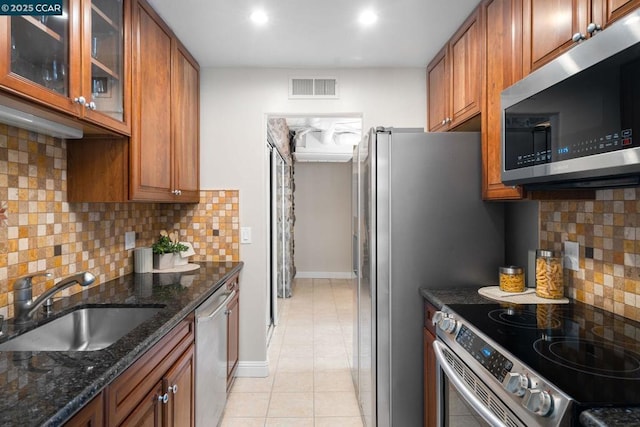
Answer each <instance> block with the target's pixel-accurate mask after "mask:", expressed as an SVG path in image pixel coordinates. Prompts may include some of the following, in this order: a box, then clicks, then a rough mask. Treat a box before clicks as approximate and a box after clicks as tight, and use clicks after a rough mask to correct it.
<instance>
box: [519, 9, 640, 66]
mask: <svg viewBox="0 0 640 427" xmlns="http://www.w3.org/2000/svg"><path fill="white" fill-rule="evenodd" d="M638 7H640V0H524V1H523V19H522V22H523V54H524V62H523V65H524V73H525V75H526V74H528V73H530V72H531V71H533V70H535V69H537V68H539V67H541V66H542V65H544V64H546V63H547V62H549V61H551V60H552V59H554V58H556V57H558V56H559V55H561V54H562V53H564V52H566V51H567V50H568V49H571V48H572V47H573V46H575V44H576V41H579V40H584V39H586V38H589V37H592V36H594V35H596V34H597V32H598V31H599V30H602V29H606V27H607V26H608V25H609V24H611V23H612V22H614V21H615V20H617V19H619V18H621V17H623V16H625V15H626V14H627V13H629V12H631V11H632V10H634V9H637V8H638Z"/></svg>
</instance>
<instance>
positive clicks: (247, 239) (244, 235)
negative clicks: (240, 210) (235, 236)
mask: <svg viewBox="0 0 640 427" xmlns="http://www.w3.org/2000/svg"><path fill="white" fill-rule="evenodd" d="M240 243H242V244H243V245H248V244H249V243H251V227H240Z"/></svg>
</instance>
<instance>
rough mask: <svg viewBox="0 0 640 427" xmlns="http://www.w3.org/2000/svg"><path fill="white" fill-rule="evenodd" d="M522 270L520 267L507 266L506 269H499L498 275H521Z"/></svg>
mask: <svg viewBox="0 0 640 427" xmlns="http://www.w3.org/2000/svg"><path fill="white" fill-rule="evenodd" d="M523 272H524V270H523V269H522V267H518V266H516V265H509V266H507V267H500V273H503V274H522V273H523Z"/></svg>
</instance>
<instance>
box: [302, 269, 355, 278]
mask: <svg viewBox="0 0 640 427" xmlns="http://www.w3.org/2000/svg"><path fill="white" fill-rule="evenodd" d="M353 277H354V275H353V272H351V271H298V272H296V278H297V279H353Z"/></svg>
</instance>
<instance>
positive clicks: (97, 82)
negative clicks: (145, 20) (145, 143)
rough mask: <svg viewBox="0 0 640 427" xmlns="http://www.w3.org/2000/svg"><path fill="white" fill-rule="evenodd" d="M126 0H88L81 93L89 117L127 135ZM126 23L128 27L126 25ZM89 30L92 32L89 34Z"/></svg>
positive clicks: (85, 12) (127, 38)
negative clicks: (84, 99)
mask: <svg viewBox="0 0 640 427" xmlns="http://www.w3.org/2000/svg"><path fill="white" fill-rule="evenodd" d="M126 3H127V2H126V0H92V1H88V0H85V1H84V2H83V8H84V28H85V31H84V34H83V42H84V43H83V46H84V49H83V53H85V55H84V56H83V63H82V68H83V70H87V72H86V73H85V75H84V76H83V89H82V93H83V94H85V95H84V96H85V97H86V102H87V110H88V111H87V112H86V116H87V118H89V119H91V120H92V121H96V122H97V123H102V124H107V123H110V127H113V128H116V129H120V130H123V131H126V133H128V118H127V114H125V113H128V111H126V110H127V109H128V107H127V106H126V105H125V99H128V94H126V93H125V88H126V83H128V75H127V74H126V70H125V65H128V64H125V58H126V54H127V53H128V52H125V51H126V50H128V49H126V46H127V45H128V43H129V34H128V32H126V31H125V28H128V27H127V26H128V25H129V24H128V22H126V20H127V19H129V14H128V13H125V7H126ZM125 24H126V25H125ZM87 29H90V31H87Z"/></svg>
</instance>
